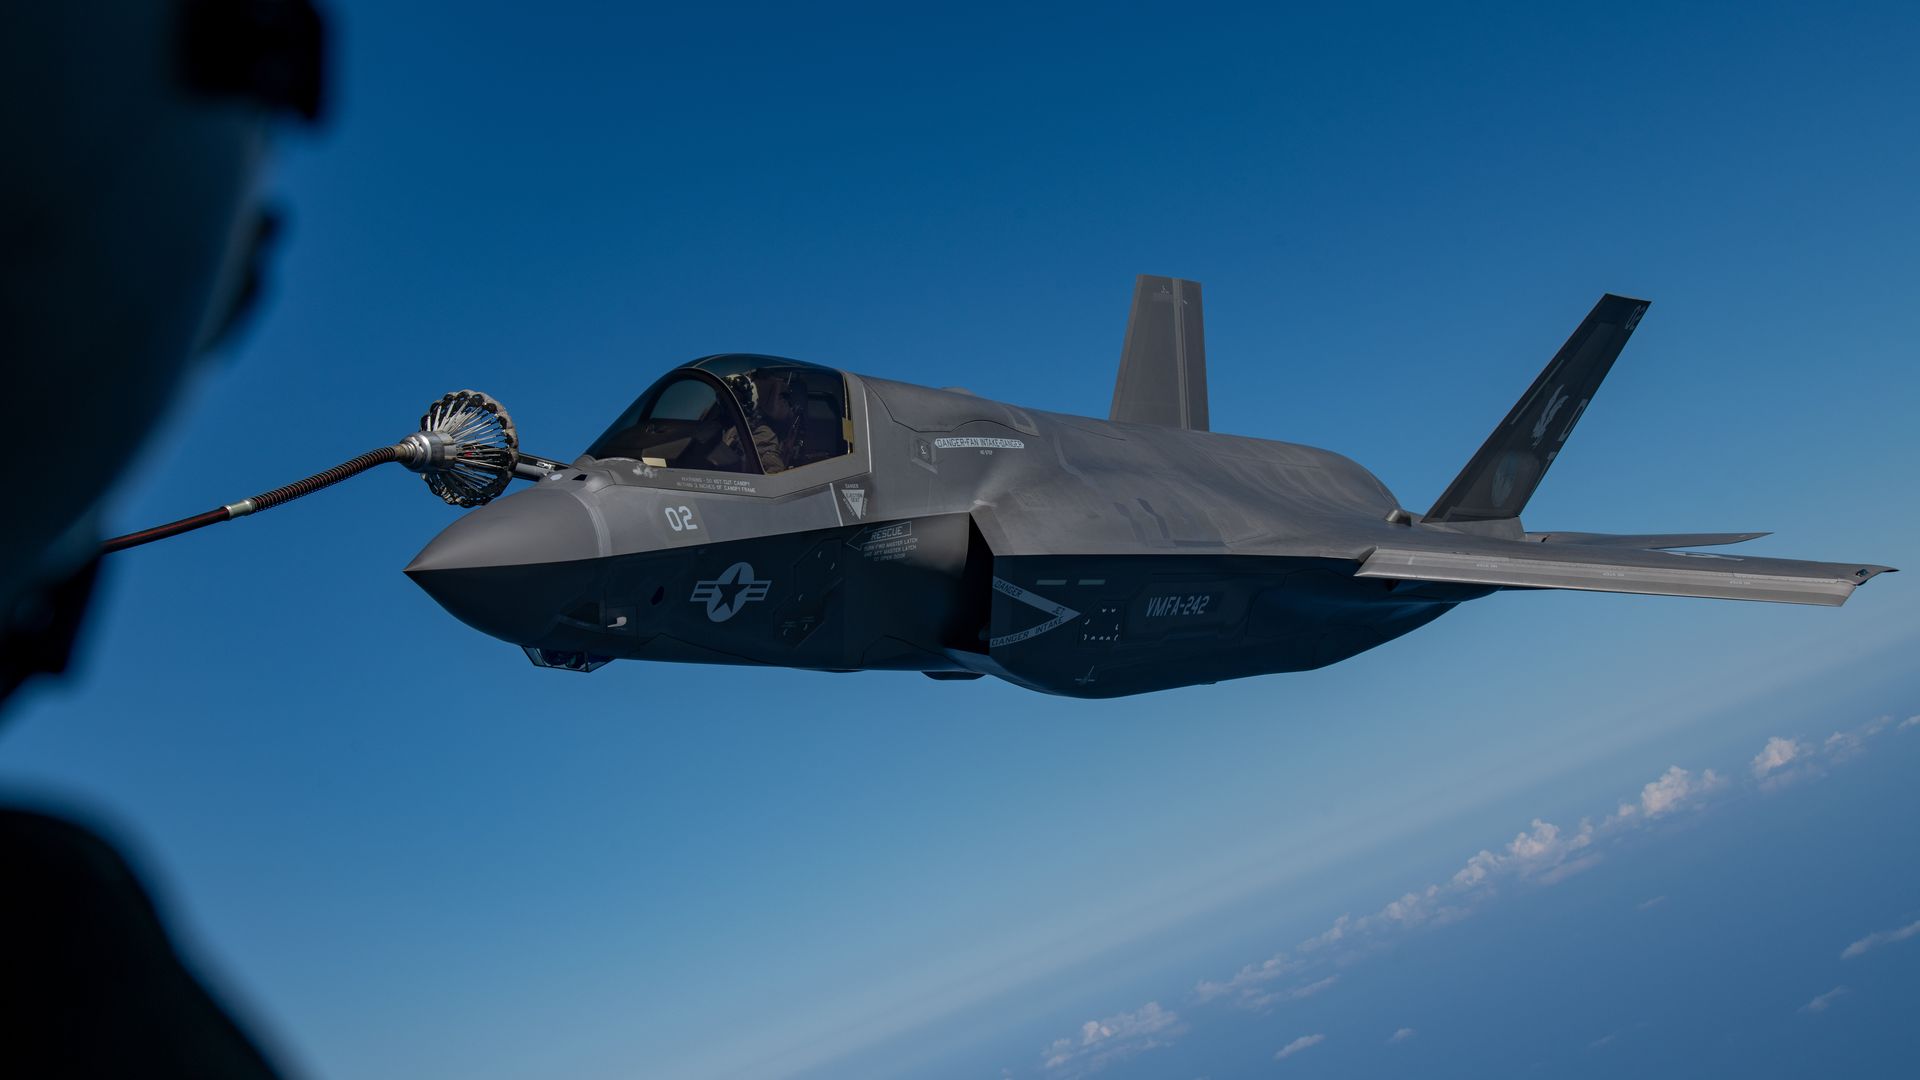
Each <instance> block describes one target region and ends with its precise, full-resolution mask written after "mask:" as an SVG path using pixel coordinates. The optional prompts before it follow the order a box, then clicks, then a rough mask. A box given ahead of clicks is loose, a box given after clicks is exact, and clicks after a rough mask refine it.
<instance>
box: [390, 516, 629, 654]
mask: <svg viewBox="0 0 1920 1080" xmlns="http://www.w3.org/2000/svg"><path fill="white" fill-rule="evenodd" d="M601 554H602V552H601V547H600V540H599V530H598V529H597V528H596V527H595V524H594V518H593V514H592V512H591V511H589V510H588V509H587V507H586V505H585V504H584V503H582V502H581V501H580V499H579V498H577V497H576V496H575V495H574V494H573V493H572V492H570V491H567V490H565V489H559V488H557V487H552V486H543V487H536V488H533V489H531V490H528V491H523V492H520V493H518V494H516V495H511V496H508V497H507V498H504V499H501V500H499V501H497V502H494V503H492V504H491V505H488V506H483V507H481V508H480V509H478V510H474V511H471V512H470V513H468V514H467V515H466V516H465V517H462V518H461V519H460V520H458V521H456V522H454V523H453V524H452V525H450V526H448V527H447V529H446V530H445V531H444V532H442V533H441V534H440V535H439V536H436V537H434V538H433V542H432V543H429V544H428V545H427V546H426V547H425V548H424V549H423V550H422V551H421V552H420V554H418V555H416V556H414V559H413V561H412V562H410V563H408V564H407V567H406V574H407V576H408V577H410V578H412V579H413V581H414V584H416V585H419V586H420V587H421V588H422V589H424V590H426V593H427V595H428V596H431V597H433V598H434V600H435V601H437V602H438V603H439V604H440V606H441V607H443V608H446V609H447V611H448V613H449V614H451V615H453V617H454V618H457V619H459V620H460V621H461V622H464V623H466V624H467V625H468V626H471V627H473V628H474V629H475V630H478V631H480V632H481V633H483V634H490V635H492V636H493V637H497V638H501V639H503V640H506V641H510V642H513V643H514V644H516V645H538V644H539V643H540V641H541V639H542V638H544V637H546V636H547V634H548V633H550V632H551V631H552V629H553V626H554V622H555V620H556V619H558V618H559V617H560V616H561V615H562V614H564V613H565V612H567V611H568V610H570V609H571V608H572V607H574V606H575V605H577V604H579V603H580V602H581V601H582V600H583V599H585V598H587V597H588V596H589V594H590V593H591V591H592V587H593V584H594V581H595V579H596V578H597V577H598V574H599V567H598V564H597V563H596V561H595V560H596V559H597V558H598V557H599V556H600V555H601Z"/></svg>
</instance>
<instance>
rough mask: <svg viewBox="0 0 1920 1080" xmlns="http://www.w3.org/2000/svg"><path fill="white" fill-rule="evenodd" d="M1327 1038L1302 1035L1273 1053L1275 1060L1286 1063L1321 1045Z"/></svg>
mask: <svg viewBox="0 0 1920 1080" xmlns="http://www.w3.org/2000/svg"><path fill="white" fill-rule="evenodd" d="M1326 1038H1327V1037H1326V1036H1325V1035H1302V1036H1300V1037H1299V1038H1297V1039H1295V1040H1293V1041H1292V1042H1290V1043H1288V1044H1287V1045H1285V1046H1283V1047H1281V1048H1280V1049H1278V1050H1275V1051H1274V1052H1273V1060H1275V1061H1285V1060H1286V1059H1288V1058H1290V1057H1292V1056H1293V1055H1295V1054H1297V1053H1299V1052H1300V1051H1302V1050H1305V1049H1307V1048H1308V1047H1311V1046H1318V1045H1320V1044H1321V1043H1322V1042H1324V1041H1326Z"/></svg>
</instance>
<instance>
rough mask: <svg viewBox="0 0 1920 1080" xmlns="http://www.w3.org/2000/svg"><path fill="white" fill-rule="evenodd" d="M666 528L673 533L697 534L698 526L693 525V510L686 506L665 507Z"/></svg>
mask: <svg viewBox="0 0 1920 1080" xmlns="http://www.w3.org/2000/svg"><path fill="white" fill-rule="evenodd" d="M667 527H668V528H670V529H672V530H673V531H674V532H699V531H700V526H698V525H695V524H694V523H693V510H692V508H691V507H686V506H669V507H667Z"/></svg>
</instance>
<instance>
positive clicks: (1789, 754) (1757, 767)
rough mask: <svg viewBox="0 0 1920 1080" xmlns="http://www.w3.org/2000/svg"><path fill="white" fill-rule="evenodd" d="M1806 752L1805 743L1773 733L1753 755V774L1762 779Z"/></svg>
mask: <svg viewBox="0 0 1920 1080" xmlns="http://www.w3.org/2000/svg"><path fill="white" fill-rule="evenodd" d="M1806 752H1807V747H1806V744H1805V743H1801V742H1797V741H1795V740H1793V739H1783V738H1781V737H1780V736H1778V735H1775V736H1774V737H1773V738H1771V739H1768V740H1767V745H1765V746H1763V747H1761V748H1760V752H1759V753H1758V754H1755V755H1754V756H1753V775H1754V777H1755V778H1756V779H1764V778H1765V777H1766V775H1767V774H1768V773H1770V772H1773V771H1775V770H1776V769H1780V768H1783V767H1785V766H1786V764H1787V763H1788V762H1790V761H1792V760H1793V759H1794V758H1797V757H1799V756H1800V755H1802V754H1804V753H1806Z"/></svg>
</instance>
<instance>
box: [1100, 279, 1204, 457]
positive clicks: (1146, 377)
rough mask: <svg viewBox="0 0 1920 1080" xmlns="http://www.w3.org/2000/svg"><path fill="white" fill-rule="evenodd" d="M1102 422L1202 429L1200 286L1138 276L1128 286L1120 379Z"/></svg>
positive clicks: (1202, 384)
mask: <svg viewBox="0 0 1920 1080" xmlns="http://www.w3.org/2000/svg"><path fill="white" fill-rule="evenodd" d="M1107 419H1109V420H1115V421H1118V422H1120V423H1125V424H1160V425H1162V426H1164V427H1177V428H1186V429H1188V430H1189V431H1206V430H1207V423H1208V419H1207V345H1206V335H1205V332H1204V329H1203V325H1202V321H1201V317H1200V283H1199V282H1197V281H1182V280H1181V279H1179V278H1170V277H1154V276H1153V275H1151V274H1141V275H1140V277H1139V278H1138V279H1136V280H1135V282H1134V285H1133V309H1132V310H1131V311H1129V312H1128V313H1127V337H1126V341H1125V342H1124V343H1123V344H1122V345H1121V346H1120V376H1119V378H1117V379H1115V380H1114V384H1113V409H1112V410H1111V411H1110V412H1109V413H1108V414H1107Z"/></svg>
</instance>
